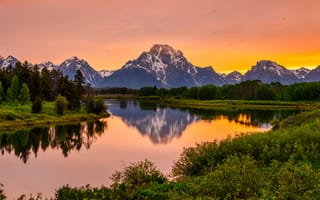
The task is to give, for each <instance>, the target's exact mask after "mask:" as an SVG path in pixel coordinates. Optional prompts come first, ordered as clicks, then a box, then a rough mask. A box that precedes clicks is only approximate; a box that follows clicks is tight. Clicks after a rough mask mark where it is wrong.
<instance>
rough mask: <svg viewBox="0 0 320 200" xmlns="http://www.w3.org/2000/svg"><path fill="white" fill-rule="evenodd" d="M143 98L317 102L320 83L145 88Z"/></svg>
mask: <svg viewBox="0 0 320 200" xmlns="http://www.w3.org/2000/svg"><path fill="white" fill-rule="evenodd" d="M137 94H138V95H139V96H159V97H177V98H189V99H199V100H224V99H227V100H277V101H313V100H320V82H311V83H296V84H293V85H282V84H281V83H279V82H277V83H270V84H264V83H262V82H261V81H259V80H253V81H251V80H250V81H244V82H241V83H239V84H235V85H223V86H221V87H218V86H215V85H205V86H202V87H192V88H188V87H179V88H171V89H165V88H157V87H143V88H141V89H140V90H138V91H137Z"/></svg>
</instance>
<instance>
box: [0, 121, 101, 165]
mask: <svg viewBox="0 0 320 200" xmlns="http://www.w3.org/2000/svg"><path fill="white" fill-rule="evenodd" d="M105 126H106V124H105V123H104V122H101V121H96V122H86V123H79V124H67V125H56V126H52V127H34V128H31V129H21V130H14V131H5V132H1V133H0V151H1V153H2V155H3V154H5V153H9V154H10V153H11V152H14V154H15V155H16V156H17V157H19V158H21V159H22V161H23V162H24V163H26V162H27V161H28V158H29V156H30V155H32V154H34V155H35V157H37V154H38V152H39V150H42V151H45V150H46V149H48V148H51V149H57V150H61V151H62V154H63V155H64V156H65V157H67V156H68V155H69V153H70V152H71V151H72V150H77V151H79V150H80V149H81V148H83V147H84V148H86V149H89V148H90V147H91V145H92V143H93V142H95V141H96V140H97V138H98V137H99V136H101V134H102V133H103V132H104V129H105Z"/></svg>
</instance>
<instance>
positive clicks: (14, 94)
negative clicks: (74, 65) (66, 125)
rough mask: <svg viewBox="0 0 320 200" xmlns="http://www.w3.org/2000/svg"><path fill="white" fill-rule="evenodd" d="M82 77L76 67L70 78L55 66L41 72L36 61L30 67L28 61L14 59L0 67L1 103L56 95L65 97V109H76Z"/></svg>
mask: <svg viewBox="0 0 320 200" xmlns="http://www.w3.org/2000/svg"><path fill="white" fill-rule="evenodd" d="M86 91H88V90H85V87H84V77H83V75H82V73H81V71H80V70H77V72H76V74H75V77H74V78H73V80H69V77H68V76H63V74H62V73H61V72H59V71H57V70H55V69H54V70H52V71H48V69H46V68H43V69H42V70H41V72H40V70H39V69H38V67H37V65H35V66H33V67H30V66H29V63H28V62H25V63H23V64H22V63H20V62H17V63H16V65H15V66H9V67H7V68H3V69H0V103H1V102H4V101H6V102H5V103H7V104H26V103H28V102H29V101H30V100H31V101H32V102H35V101H39V98H40V99H41V100H42V101H43V100H45V101H54V100H55V99H56V98H57V96H58V95H61V96H65V97H66V98H67V101H68V102H69V103H68V109H70V110H78V109H80V106H81V101H82V100H84V95H85V92H86Z"/></svg>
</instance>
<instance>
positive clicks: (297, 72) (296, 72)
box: [291, 67, 311, 79]
mask: <svg viewBox="0 0 320 200" xmlns="http://www.w3.org/2000/svg"><path fill="white" fill-rule="evenodd" d="M291 71H292V72H293V74H294V75H295V76H296V77H297V78H298V79H304V78H305V77H306V76H307V75H308V74H309V73H310V72H311V70H310V69H307V68H305V67H301V68H299V69H293V70H291Z"/></svg>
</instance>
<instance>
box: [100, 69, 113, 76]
mask: <svg viewBox="0 0 320 200" xmlns="http://www.w3.org/2000/svg"><path fill="white" fill-rule="evenodd" d="M113 72H114V71H111V70H100V71H98V73H99V74H100V76H101V77H102V78H105V77H108V76H111V75H112V74H113Z"/></svg>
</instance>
